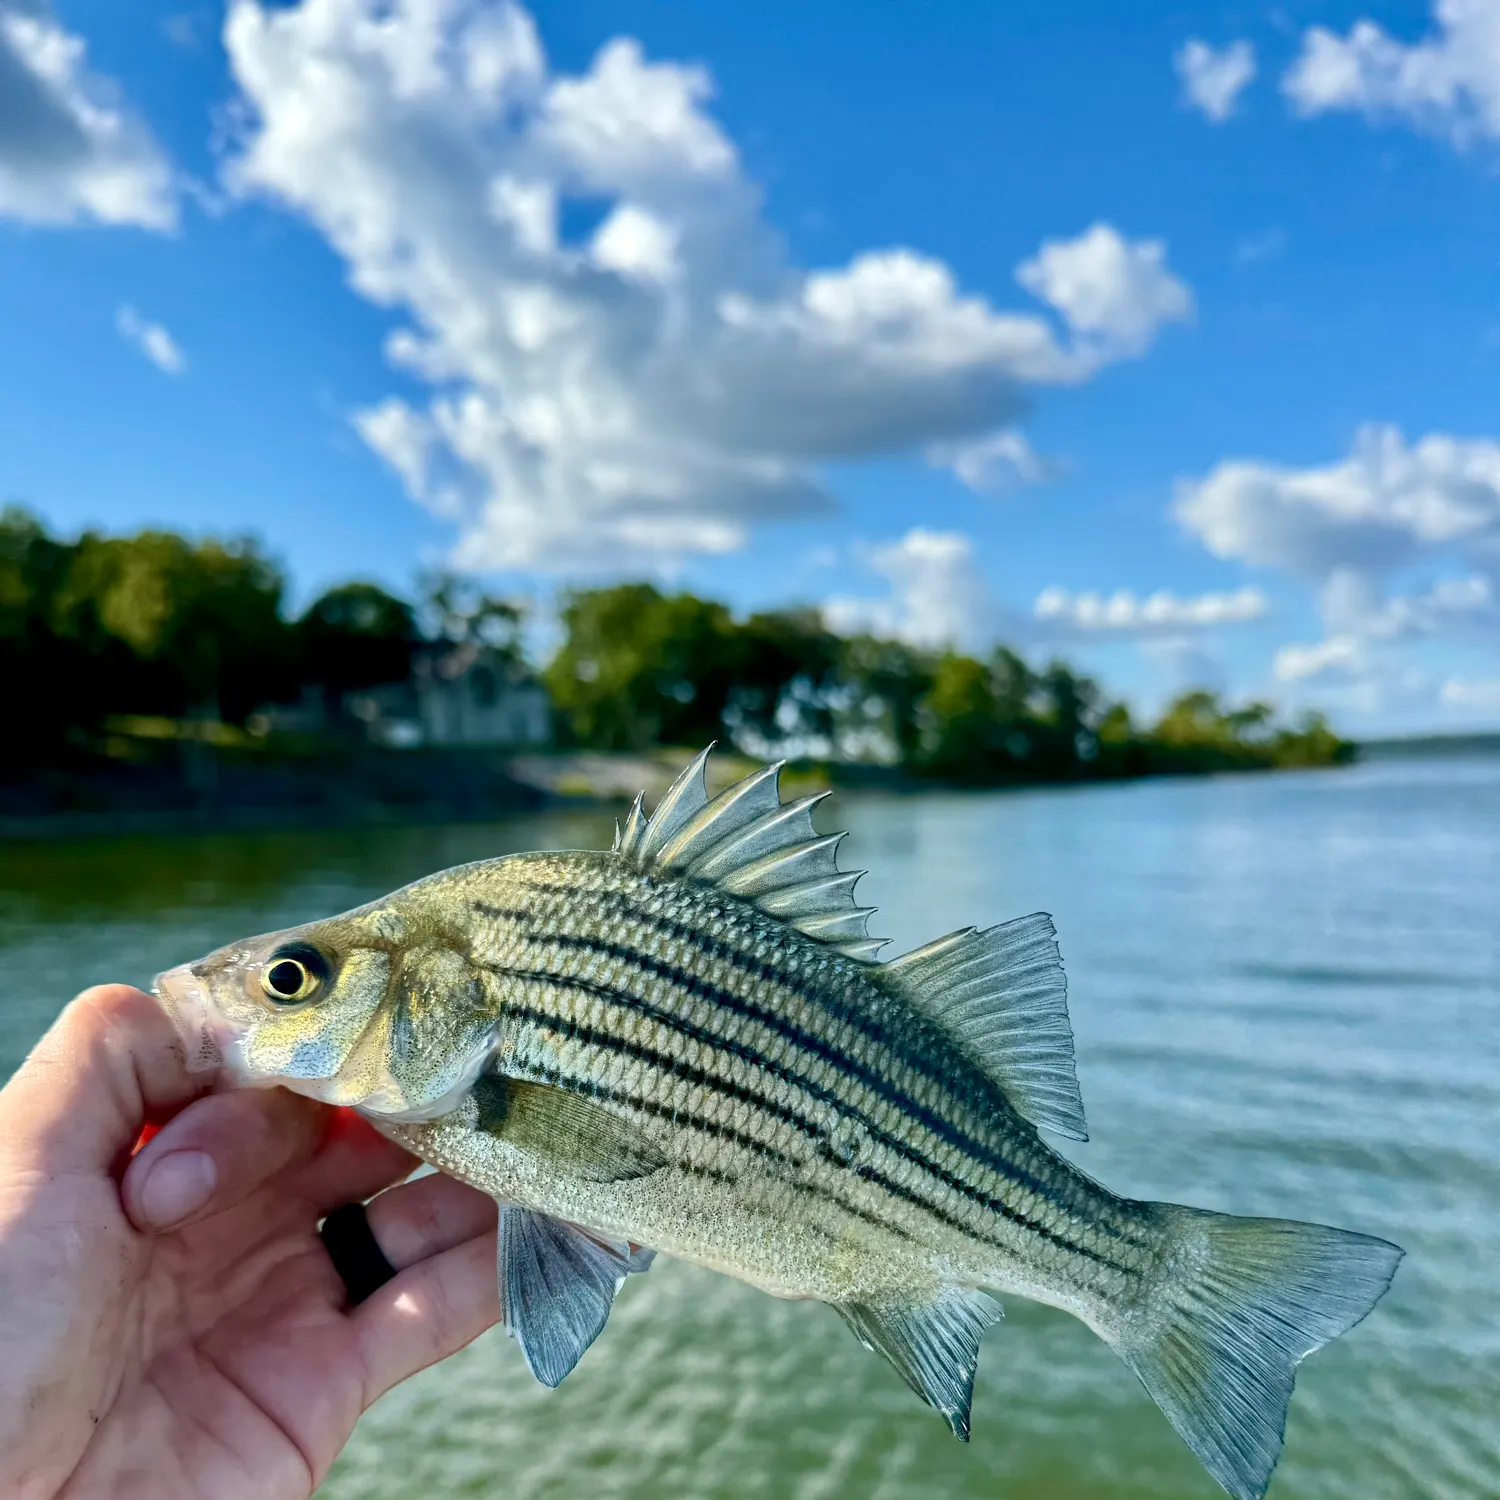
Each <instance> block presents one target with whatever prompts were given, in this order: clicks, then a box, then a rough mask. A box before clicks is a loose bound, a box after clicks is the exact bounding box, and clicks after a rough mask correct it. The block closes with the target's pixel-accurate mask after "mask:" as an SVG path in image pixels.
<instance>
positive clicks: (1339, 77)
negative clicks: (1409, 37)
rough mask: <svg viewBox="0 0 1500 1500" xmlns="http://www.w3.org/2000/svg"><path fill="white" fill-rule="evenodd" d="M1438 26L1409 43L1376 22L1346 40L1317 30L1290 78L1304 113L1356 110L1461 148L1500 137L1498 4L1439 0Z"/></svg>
mask: <svg viewBox="0 0 1500 1500" xmlns="http://www.w3.org/2000/svg"><path fill="white" fill-rule="evenodd" d="M1433 19H1434V23H1435V24H1434V28H1433V30H1432V32H1431V33H1430V34H1429V35H1428V36H1427V37H1425V38H1423V39H1422V40H1421V41H1416V42H1402V41H1399V40H1397V39H1396V38H1395V37H1393V36H1392V35H1391V34H1390V33H1389V32H1388V31H1386V30H1385V29H1384V28H1383V27H1381V26H1379V25H1377V24H1376V23H1375V22H1374V21H1369V20H1361V21H1357V22H1356V23H1355V24H1354V25H1353V26H1352V27H1351V28H1350V29H1349V31H1348V32H1347V33H1346V34H1344V35H1342V36H1340V35H1339V34H1338V33H1337V32H1334V31H1330V30H1329V29H1328V28H1327V27H1323V26H1313V27H1310V28H1309V29H1308V30H1307V31H1306V32H1305V33H1304V35H1303V38H1302V50H1301V52H1300V54H1299V55H1298V57H1297V59H1296V61H1295V62H1294V63H1293V64H1292V66H1291V67H1290V68H1289V69H1288V71H1287V73H1286V75H1285V77H1284V78H1283V79H1282V89H1283V91H1284V92H1285V94H1286V96H1287V98H1288V100H1289V101H1290V102H1291V105H1292V107H1293V109H1294V110H1296V111H1297V113H1299V114H1302V115H1319V114H1327V113H1330V112H1331V111H1334V110H1346V111H1355V112H1358V113H1360V114H1363V115H1365V116H1366V117H1367V118H1371V119H1378V118H1391V119H1405V120H1406V121H1408V122H1409V123H1411V124H1413V125H1415V126H1417V127H1418V128H1420V129H1424V130H1429V131H1432V132H1434V133H1437V134H1442V135H1446V136H1448V137H1450V138H1451V139H1452V140H1454V141H1455V142H1458V143H1463V142H1465V141H1468V140H1472V139H1474V138H1476V137H1489V138H1490V139H1496V138H1500V7H1497V6H1496V5H1495V4H1494V0H1437V3H1436V4H1435V6H1434V7H1433Z"/></svg>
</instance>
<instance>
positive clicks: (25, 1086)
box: [0, 984, 213, 1173]
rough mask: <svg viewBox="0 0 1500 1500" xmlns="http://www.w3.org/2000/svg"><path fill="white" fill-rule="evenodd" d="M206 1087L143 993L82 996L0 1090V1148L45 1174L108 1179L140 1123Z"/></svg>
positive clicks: (109, 988) (205, 1078)
mask: <svg viewBox="0 0 1500 1500" xmlns="http://www.w3.org/2000/svg"><path fill="white" fill-rule="evenodd" d="M212 1081H213V1079H212V1076H211V1075H207V1074H202V1073H189V1072H188V1071H187V1067H186V1064H185V1060H184V1057H183V1052H182V1043H181V1041H180V1040H179V1039H178V1036H177V1030H176V1028H175V1027H174V1026H173V1025H172V1022H171V1020H170V1019H169V1018H168V1016H167V1014H166V1012H165V1011H164V1010H163V1009H162V1007H161V1006H160V1004H158V1003H157V1001H156V1000H154V999H153V998H152V997H151V996H150V995H148V994H145V993H144V992H143V991H141V990H137V989H132V988H131V987H130V986H129V985H124V984H106V985H99V986H97V987H96V988H94V989H91V990H85V991H84V992H83V994H81V995H80V996H79V997H78V998H77V999H76V1000H74V1001H73V1002H72V1003H71V1004H70V1005H69V1006H68V1007H67V1008H66V1009H65V1010H64V1011H63V1013H62V1014H61V1015H60V1016H59V1017H58V1018H57V1020H56V1021H55V1022H53V1024H52V1028H51V1030H49V1031H48V1032H47V1034H46V1035H45V1036H44V1037H43V1038H42V1039H41V1041H39V1042H38V1043H37V1044H36V1047H35V1048H34V1049H33V1051H32V1053H31V1056H30V1057H28V1058H27V1059H26V1061H25V1062H24V1063H22V1064H21V1066H20V1068H19V1069H17V1071H16V1073H15V1075H14V1077H12V1079H11V1081H10V1082H9V1083H8V1084H6V1086H5V1088H4V1089H3V1090H0V1142H3V1143H4V1149H5V1150H6V1151H7V1152H19V1153H20V1154H21V1155H23V1156H24V1157H25V1159H26V1160H27V1161H28V1163H31V1164H34V1165H35V1166H36V1167H38V1168H40V1169H41V1170H43V1171H46V1172H49V1173H58V1172H89V1171H110V1170H113V1169H114V1168H116V1167H117V1166H118V1165H120V1164H121V1163H122V1162H123V1161H124V1160H125V1158H126V1157H127V1156H128V1154H129V1152H130V1149H131V1147H132V1146H133V1145H134V1144H135V1142H136V1139H137V1138H138V1137H139V1135H140V1132H141V1127H142V1126H143V1125H145V1124H147V1123H148V1122H154V1121H159V1120H162V1119H165V1118H166V1117H168V1116H170V1115H171V1114H173V1113H175V1112H176V1111H177V1110H178V1109H180V1108H181V1107H182V1106H183V1105H184V1104H186V1103H187V1102H188V1101H189V1100H190V1099H192V1098H193V1097H194V1096H195V1095H197V1094H200V1093H202V1092H204V1090H205V1088H206V1087H207V1086H208V1085H209V1084H211V1083H212Z"/></svg>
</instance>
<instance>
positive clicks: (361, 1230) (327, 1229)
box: [318, 1203, 396, 1307]
mask: <svg viewBox="0 0 1500 1500" xmlns="http://www.w3.org/2000/svg"><path fill="white" fill-rule="evenodd" d="M318 1235H319V1237H320V1238H321V1239H322V1241H323V1248H324V1249H325V1250H326V1251H327V1252H328V1258H329V1260H331V1261H332V1262H333V1269H334V1270H335V1271H337V1272H338V1273H339V1280H341V1281H342V1282H343V1283H344V1289H345V1290H346V1291H347V1292H348V1293H349V1306H350V1307H358V1306H359V1304H360V1303H361V1302H363V1301H364V1300H365V1298H366V1297H370V1296H373V1295H374V1293H376V1292H378V1291H379V1290H380V1288H381V1287H383V1286H384V1285H385V1284H386V1282H388V1281H389V1280H390V1279H391V1278H392V1277H393V1276H394V1275H395V1274H396V1268H395V1266H393V1265H392V1264H391V1263H390V1261H388V1260H387V1259H386V1258H385V1252H384V1251H383V1250H382V1249H381V1248H380V1246H379V1245H378V1244H377V1243H376V1241H375V1236H374V1234H372V1233H371V1231H370V1217H369V1215H368V1214H367V1213H366V1212H365V1206H364V1204H363V1203H346V1204H344V1206H343V1207H342V1208H336V1209H334V1211H333V1212H332V1213H331V1214H329V1215H328V1217H327V1218H326V1219H324V1220H323V1227H322V1228H321V1229H320V1230H319V1231H318Z"/></svg>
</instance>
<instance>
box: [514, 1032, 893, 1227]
mask: <svg viewBox="0 0 1500 1500" xmlns="http://www.w3.org/2000/svg"><path fill="white" fill-rule="evenodd" d="M517 1013H518V1012H517ZM537 1014H539V1013H538V1012H535V1011H533V1012H531V1015H532V1016H533V1017H534V1016H536V1015H537ZM544 1024H545V1025H546V1026H548V1027H549V1029H560V1028H559V1027H558V1024H557V1021H556V1020H555V1018H552V1017H546V1018H544ZM527 1078H528V1081H530V1082H533V1083H545V1084H549V1085H551V1086H552V1087H553V1088H563V1089H568V1090H570V1091H572V1092H574V1093H579V1094H583V1095H586V1096H587V1097H588V1098H591V1099H602V1100H605V1101H606V1102H608V1103H610V1104H618V1105H620V1106H621V1108H623V1109H634V1110H639V1111H640V1112H641V1113H643V1114H648V1115H650V1116H652V1117H653V1118H654V1119H659V1120H669V1121H670V1122H671V1123H672V1124H674V1125H685V1126H687V1127H688V1128H689V1129H690V1130H697V1131H700V1132H701V1133H702V1134H704V1135H708V1136H712V1137H714V1138H715V1139H717V1140H727V1141H729V1142H730V1143H731V1144H733V1145H736V1146H739V1147H741V1148H742V1149H743V1150H745V1151H750V1152H754V1153H755V1154H756V1155H758V1156H762V1157H765V1158H768V1159H769V1160H771V1161H774V1162H776V1163H777V1165H778V1166H783V1167H792V1166H795V1165H796V1164H795V1162H793V1160H792V1158H791V1157H789V1156H788V1155H787V1154H786V1153H785V1152H784V1151H778V1150H776V1148H775V1147H773V1146H768V1145H766V1144H765V1143H764V1142H762V1141H759V1140H757V1139H756V1138H755V1137H754V1136H752V1135H746V1134H745V1133H744V1132H743V1131H739V1130H736V1129H734V1127H733V1126H730V1125H721V1124H720V1123H719V1122H718V1121H717V1120H710V1119H709V1118H708V1117H707V1116H705V1115H701V1114H699V1113H697V1112H696V1111H695V1110H685V1109H677V1108H674V1107H673V1106H671V1105H666V1104H662V1103H660V1102H659V1101H657V1100H655V1099H650V1098H647V1097H645V1096H644V1095H640V1094H633V1093H631V1092H630V1091H629V1090H628V1089H613V1088H609V1087H608V1086H607V1085H605V1084H601V1083H599V1082H597V1081H596V1080H595V1079H592V1078H590V1077H588V1075H587V1074H573V1073H566V1072H564V1071H563V1070H562V1069H560V1068H548V1067H541V1066H538V1067H533V1068H528V1069H527ZM821 1149H822V1151H823V1153H825V1154H826V1153H827V1150H828V1148H827V1146H826V1144H825V1145H824V1146H823V1147H822V1148H821ZM828 1159H829V1160H834V1158H833V1157H831V1156H830V1157H829V1158H828ZM676 1165H677V1167H678V1169H679V1170H680V1171H684V1172H688V1173H690V1174H692V1175H694V1176H697V1177H706V1178H709V1179H711V1180H712V1181H715V1182H722V1183H725V1184H727V1185H729V1186H733V1185H734V1184H735V1183H736V1182H737V1181H738V1179H737V1178H736V1177H735V1176H734V1174H733V1173H731V1172H723V1171H719V1170H718V1169H717V1168H714V1167H709V1166H703V1165H701V1164H694V1163H681V1162H679V1163H676ZM784 1181H785V1182H786V1183H787V1185H788V1186H789V1187H790V1188H791V1189H792V1190H793V1191H794V1192H798V1193H802V1194H803V1195H805V1196H809V1197H813V1196H822V1197H824V1198H826V1199H827V1200H828V1201H829V1202H830V1203H832V1204H833V1205H834V1206H835V1207H836V1208H839V1209H841V1210H842V1211H843V1212H844V1213H846V1214H849V1215H850V1216H851V1217H852V1218H856V1219H862V1220H864V1222H865V1223H866V1224H870V1225H873V1226H874V1227H875V1228H876V1229H879V1230H881V1231H883V1232H884V1233H887V1234H893V1235H895V1236H896V1238H897V1239H902V1240H910V1239H911V1235H909V1234H908V1233H907V1232H906V1230H904V1229H903V1228H902V1227H901V1226H900V1225H899V1224H892V1223H891V1222H890V1221H889V1220H887V1219H882V1218H880V1217H879V1215H877V1214H872V1213H871V1212H870V1211H869V1210H868V1209H866V1208H862V1207H861V1206H860V1205H859V1204H858V1203H851V1202H850V1201H849V1200H848V1199H847V1198H846V1197H844V1196H843V1194H841V1193H838V1192H835V1191H834V1190H833V1189H832V1188H829V1187H827V1186H824V1185H820V1184H817V1183H808V1182H799V1181H797V1179H796V1178H794V1177H789V1178H786V1179H784Z"/></svg>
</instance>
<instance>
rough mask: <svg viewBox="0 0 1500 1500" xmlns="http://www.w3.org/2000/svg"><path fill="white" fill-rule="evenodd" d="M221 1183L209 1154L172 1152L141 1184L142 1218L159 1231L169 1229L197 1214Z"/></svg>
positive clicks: (152, 1169)
mask: <svg viewBox="0 0 1500 1500" xmlns="http://www.w3.org/2000/svg"><path fill="white" fill-rule="evenodd" d="M218 1181H219V1171H218V1168H217V1167H215V1166H214V1159H213V1157H211V1156H210V1155H209V1154H208V1153H207V1152H206V1151H173V1152H172V1153H171V1154H170V1155H167V1156H164V1157H162V1159H161V1160H160V1161H159V1162H157V1164H156V1165H155V1166H154V1167H152V1168H151V1170H150V1171H149V1172H148V1173H147V1174H146V1180H145V1182H143V1183H142V1184H141V1200H140V1201H141V1214H142V1216H143V1217H144V1218H145V1219H146V1220H147V1221H148V1222H149V1223H150V1224H152V1225H153V1226H155V1227H156V1228H157V1229H169V1228H170V1227H171V1226H172V1225H173V1224H180V1223H181V1222H182V1221H183V1220H184V1219H185V1218H187V1217H188V1215H189V1214H194V1213H197V1211H198V1210H199V1209H200V1208H202V1207H203V1205H204V1204H205V1203H207V1202H208V1200H209V1198H210V1197H211V1196H212V1195H213V1190H214V1188H215V1187H216V1186H217V1184H218Z"/></svg>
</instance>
